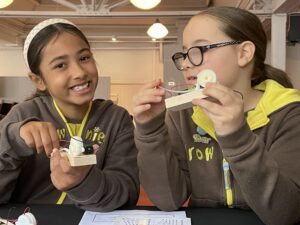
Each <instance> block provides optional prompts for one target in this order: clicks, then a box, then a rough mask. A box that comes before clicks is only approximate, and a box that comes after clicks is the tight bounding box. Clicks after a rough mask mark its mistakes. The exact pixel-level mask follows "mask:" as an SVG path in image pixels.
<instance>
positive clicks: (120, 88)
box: [0, 48, 163, 113]
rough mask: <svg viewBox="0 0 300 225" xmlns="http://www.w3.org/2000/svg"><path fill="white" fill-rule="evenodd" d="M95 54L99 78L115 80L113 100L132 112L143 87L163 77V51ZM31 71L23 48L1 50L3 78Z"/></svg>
mask: <svg viewBox="0 0 300 225" xmlns="http://www.w3.org/2000/svg"><path fill="white" fill-rule="evenodd" d="M93 53H94V57H95V59H96V61H97V65H98V70H99V76H109V77H110V78H111V80H110V83H111V86H110V90H111V93H110V95H111V96H110V97H111V99H112V100H114V101H115V102H116V103H117V104H119V105H121V106H123V107H124V108H126V109H128V111H129V112H130V113H131V102H132V97H133V95H134V93H136V91H137V90H138V89H139V88H140V87H141V85H142V84H143V83H145V82H147V81H151V80H153V79H155V78H162V74H163V64H162V63H161V62H162V59H161V52H160V50H159V48H151V49H134V48H132V49H130V48H128V49H121V50H118V49H93ZM27 71H28V70H27V68H26V66H25V64H24V61H23V56H22V51H21V49H15V50H5V49H3V50H0V76H27ZM0 93H1V92H0ZM0 97H1V96H0Z"/></svg>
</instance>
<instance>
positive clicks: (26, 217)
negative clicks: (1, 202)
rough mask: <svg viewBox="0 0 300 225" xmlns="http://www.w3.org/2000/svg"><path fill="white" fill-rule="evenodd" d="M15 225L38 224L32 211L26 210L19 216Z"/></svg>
mask: <svg viewBox="0 0 300 225" xmlns="http://www.w3.org/2000/svg"><path fill="white" fill-rule="evenodd" d="M15 225H37V221H36V219H35V217H34V215H33V214H32V213H30V212H26V213H24V214H22V215H20V216H19V217H18V220H17V221H16V223H15Z"/></svg>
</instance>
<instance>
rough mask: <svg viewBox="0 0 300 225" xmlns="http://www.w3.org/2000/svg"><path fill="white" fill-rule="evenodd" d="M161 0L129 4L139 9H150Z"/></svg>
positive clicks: (135, 0) (147, 0) (132, 1)
mask: <svg viewBox="0 0 300 225" xmlns="http://www.w3.org/2000/svg"><path fill="white" fill-rule="evenodd" d="M160 1H161V0H130V2H131V3H132V4H133V5H134V6H135V7H137V8H140V9H151V8H153V7H155V6H157V5H158V4H159V3H160Z"/></svg>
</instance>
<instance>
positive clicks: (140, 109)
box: [132, 79, 165, 123]
mask: <svg viewBox="0 0 300 225" xmlns="http://www.w3.org/2000/svg"><path fill="white" fill-rule="evenodd" d="M161 84H162V82H161V80H160V79H158V80H155V81H152V82H150V83H148V84H146V85H144V86H143V87H142V88H141V89H140V90H139V91H138V92H137V94H136V95H135V96H134V97H133V108H132V113H133V117H134V120H135V121H136V122H138V123H146V122H147V121H150V120H151V119H153V118H154V117H155V116H157V115H159V114H160V113H161V112H163V111H164V110H165V104H164V101H163V100H164V95H165V90H164V89H162V88H159V87H160V86H161Z"/></svg>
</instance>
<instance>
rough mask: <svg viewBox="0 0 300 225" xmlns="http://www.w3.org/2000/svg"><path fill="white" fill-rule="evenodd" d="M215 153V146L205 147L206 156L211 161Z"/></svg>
mask: <svg viewBox="0 0 300 225" xmlns="http://www.w3.org/2000/svg"><path fill="white" fill-rule="evenodd" d="M213 154H214V147H210V148H209V147H207V148H206V149H205V156H206V161H209V160H211V159H212V157H213Z"/></svg>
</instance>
